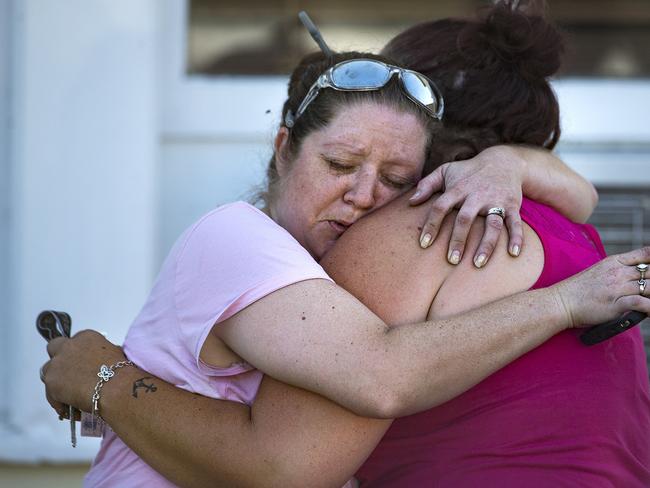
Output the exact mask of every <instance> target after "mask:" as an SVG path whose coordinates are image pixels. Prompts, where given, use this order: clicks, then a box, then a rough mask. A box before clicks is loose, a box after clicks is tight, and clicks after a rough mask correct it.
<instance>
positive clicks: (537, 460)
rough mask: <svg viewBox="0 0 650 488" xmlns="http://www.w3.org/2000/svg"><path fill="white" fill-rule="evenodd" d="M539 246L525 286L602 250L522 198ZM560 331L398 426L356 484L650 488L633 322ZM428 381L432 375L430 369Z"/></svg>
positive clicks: (643, 377)
mask: <svg viewBox="0 0 650 488" xmlns="http://www.w3.org/2000/svg"><path fill="white" fill-rule="evenodd" d="M521 215H522V218H523V220H524V221H525V222H527V223H528V224H529V225H530V226H531V227H532V228H533V230H534V231H535V232H536V233H537V235H538V236H539V238H540V240H541V241H542V245H543V246H544V269H543V271H542V273H541V275H540V276H539V278H538V280H537V283H535V285H533V287H532V288H542V287H546V286H550V285H552V284H553V283H556V282H558V281H560V280H562V279H564V278H566V277H568V276H571V275H572V274H575V273H577V272H579V271H581V270H583V269H584V268H587V267H588V266H590V265H591V264H593V263H595V262H597V261H599V260H600V259H602V257H604V255H605V253H604V250H603V248H602V244H601V242H600V239H599V237H598V234H597V233H596V232H595V230H594V229H593V227H591V226H589V225H580V224H575V223H573V222H570V221H569V220H567V219H566V218H564V217H562V216H561V215H560V214H558V213H557V212H555V211H554V210H552V209H550V208H549V207H546V206H544V205H541V204H539V203H536V202H533V201H530V200H524V203H523V206H522V209H521ZM580 333H581V331H579V330H568V331H565V332H562V333H561V334H558V335H556V336H555V337H553V338H551V339H550V340H549V341H547V342H546V343H544V344H542V345H541V346H539V347H538V348H536V349H534V350H533V351H531V352H529V353H528V354H525V355H524V356H522V357H520V358H519V359H518V360H516V361H514V362H512V363H511V364H509V365H508V366H506V367H505V368H503V369H501V370H500V371H497V372H496V373H494V374H493V375H491V376H490V377H488V378H487V379H485V380H484V381H483V382H481V383H479V384H478V385H476V386H475V387H474V388H471V389H470V390H468V391H467V392H465V393H463V394H462V395H460V396H458V397H456V398H454V399H453V400H450V401H448V402H446V403H444V404H443V405H440V406H439V407H437V408H433V409H431V410H428V411H426V412H423V413H420V414H417V415H412V416H409V417H404V418H401V419H397V420H396V421H395V422H394V423H393V425H392V426H391V428H390V429H389V430H388V432H387V433H386V435H385V437H384V438H383V439H382V441H381V442H380V444H379V446H378V447H377V448H376V449H375V451H374V452H373V453H372V455H371V456H370V457H369V459H368V460H367V461H366V463H365V464H364V465H363V466H362V467H361V469H360V470H359V473H358V474H357V477H358V478H359V480H360V481H361V486H362V487H373V488H377V487H381V488H388V487H390V488H401V487H405V486H418V487H444V488H474V487H481V488H514V487H517V488H518V487H534V488H538V487H544V488H546V487H567V488H568V487H571V488H573V487H578V486H581V487H599V488H600V487H611V488H619V487H625V488H647V487H649V486H650V393H649V388H648V371H647V368H646V360H645V353H644V350H643V341H642V338H641V334H640V331H639V329H638V327H636V328H634V329H631V330H629V331H627V332H625V333H623V334H620V335H618V336H616V337H614V338H612V339H610V340H608V341H606V342H603V343H601V344H598V345H595V346H591V347H587V346H584V345H583V344H582V343H581V342H580V340H579V339H578V336H579V335H580ZM434 374H435V372H434Z"/></svg>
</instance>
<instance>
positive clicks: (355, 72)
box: [332, 60, 390, 90]
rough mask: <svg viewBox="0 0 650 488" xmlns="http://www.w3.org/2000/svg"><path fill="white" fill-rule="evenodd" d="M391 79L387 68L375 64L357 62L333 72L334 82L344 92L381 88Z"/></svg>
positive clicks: (347, 64) (338, 67)
mask: <svg viewBox="0 0 650 488" xmlns="http://www.w3.org/2000/svg"><path fill="white" fill-rule="evenodd" d="M389 77H390V70H389V69H388V67H387V66H385V65H383V64H381V63H377V62H373V61H363V60H355V61H351V62H349V63H342V64H340V65H338V66H336V67H335V68H334V70H333V71H332V82H334V84H335V85H336V86H337V87H338V88H342V89H344V90H350V89H359V88H381V87H382V86H384V85H385V84H386V83H387V82H388V79H389Z"/></svg>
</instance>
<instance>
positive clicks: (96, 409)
mask: <svg viewBox="0 0 650 488" xmlns="http://www.w3.org/2000/svg"><path fill="white" fill-rule="evenodd" d="M105 366H107V367H106V368H104V366H102V367H100V369H99V371H98V378H97V379H98V382H97V383H96V385H95V387H94V389H93V392H92V394H91V399H92V400H91V403H92V410H91V411H92V413H94V414H95V415H98V416H100V417H101V418H102V419H104V420H106V421H107V422H108V421H109V419H110V417H111V413H112V412H116V411H119V410H120V409H121V408H123V405H122V403H123V402H124V401H127V400H128V395H126V394H125V392H128V390H129V388H130V384H131V383H132V380H131V379H130V378H131V377H132V376H133V375H136V376H137V375H138V374H139V373H140V370H138V368H137V367H136V366H135V365H134V364H133V363H132V362H131V361H128V360H126V359H123V360H121V361H118V362H116V363H111V365H110V366H108V365H105ZM107 372H108V373H107ZM100 373H104V374H106V375H107V376H110V377H109V378H108V379H106V377H107V376H104V378H100V377H99V374H100Z"/></svg>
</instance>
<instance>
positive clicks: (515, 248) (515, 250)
mask: <svg viewBox="0 0 650 488" xmlns="http://www.w3.org/2000/svg"><path fill="white" fill-rule="evenodd" d="M519 251H520V249H519V246H518V245H516V244H515V245H514V246H512V250H511V251H510V254H512V255H513V256H519Z"/></svg>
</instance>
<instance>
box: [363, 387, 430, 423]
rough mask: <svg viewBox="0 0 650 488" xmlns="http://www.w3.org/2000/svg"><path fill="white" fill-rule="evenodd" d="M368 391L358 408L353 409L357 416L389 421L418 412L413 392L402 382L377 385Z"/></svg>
mask: <svg viewBox="0 0 650 488" xmlns="http://www.w3.org/2000/svg"><path fill="white" fill-rule="evenodd" d="M366 390H368V391H367V393H366V394H364V395H361V396H360V398H359V400H360V401H359V403H358V404H357V405H355V407H356V408H352V409H351V410H352V411H354V413H356V414H357V415H361V416H363V417H369V418H374V419H384V420H389V419H394V418H397V417H404V416H405V415H409V414H411V413H415V412H416V411H418V409H417V406H416V405H415V400H416V398H415V397H414V395H413V394H412V391H410V392H409V390H408V388H404V387H403V384H402V383H401V382H400V383H395V384H385V383H383V384H381V383H376V386H374V387H367V388H366Z"/></svg>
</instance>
